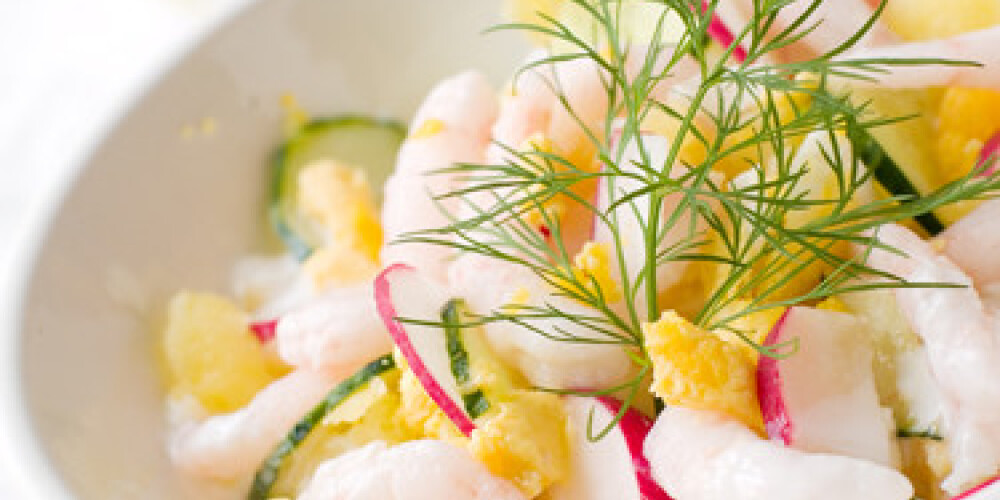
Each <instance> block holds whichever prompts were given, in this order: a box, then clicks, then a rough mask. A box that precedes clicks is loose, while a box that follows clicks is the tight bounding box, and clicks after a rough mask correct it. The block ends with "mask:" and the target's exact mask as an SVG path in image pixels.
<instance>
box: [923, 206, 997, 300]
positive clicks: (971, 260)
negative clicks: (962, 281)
mask: <svg viewBox="0 0 1000 500" xmlns="http://www.w3.org/2000/svg"><path fill="white" fill-rule="evenodd" d="M998 222H1000V199H996V200H989V201H986V202H984V203H983V204H982V205H980V206H979V207H978V208H976V209H975V210H973V211H972V212H971V213H969V215H966V216H965V217H963V218H961V219H959V220H958V221H957V222H955V223H954V224H952V225H951V226H950V227H949V228H948V229H947V230H946V231H945V232H943V233H941V235H940V236H938V240H939V241H941V242H942V243H943V245H944V253H945V255H947V256H948V258H949V259H951V260H952V262H954V263H955V264H956V265H958V267H960V268H961V269H962V270H963V271H965V272H966V273H967V274H968V275H969V276H971V277H972V281H974V282H975V283H976V286H978V287H980V288H986V287H989V286H990V285H992V284H996V283H1000V259H997V258H996V257H997V255H998V254H1000V228H997V227H996V224H997V223H998Z"/></svg>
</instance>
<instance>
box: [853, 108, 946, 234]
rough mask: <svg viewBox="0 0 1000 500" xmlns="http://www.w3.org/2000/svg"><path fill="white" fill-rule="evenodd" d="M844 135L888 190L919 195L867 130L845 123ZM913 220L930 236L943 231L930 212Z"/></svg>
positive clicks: (914, 196)
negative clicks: (848, 125)
mask: <svg viewBox="0 0 1000 500" xmlns="http://www.w3.org/2000/svg"><path fill="white" fill-rule="evenodd" d="M847 135H848V138H850V140H851V145H852V147H853V148H854V151H855V152H856V154H857V155H858V158H859V159H860V160H861V161H862V162H863V163H864V164H865V165H866V166H867V167H868V168H869V169H870V170H871V172H872V175H873V176H874V177H875V180H876V181H877V182H878V183H879V184H880V185H881V186H882V187H883V188H885V190H886V191H888V192H889V194H891V195H893V196H906V197H911V198H919V197H920V196H921V193H920V191H919V190H918V189H917V187H916V186H914V185H913V183H912V182H911V181H910V178H909V177H908V176H907V174H906V171H905V170H903V169H902V168H901V167H900V166H899V165H898V164H897V163H896V162H895V161H894V160H893V159H892V157H890V156H889V154H888V153H886V151H885V149H883V148H882V145H881V144H879V142H878V141H877V140H876V139H875V138H874V137H872V135H871V134H869V133H868V132H867V131H865V130H862V129H860V128H858V127H849V128H848V132H847ZM914 220H916V221H917V223H918V224H920V227H922V228H923V229H924V231H926V232H927V234H928V235H930V236H936V235H937V234H939V233H940V232H941V231H944V224H942V223H941V220H940V219H938V217H937V215H934V213H933V212H928V213H925V214H921V215H918V216H916V217H914Z"/></svg>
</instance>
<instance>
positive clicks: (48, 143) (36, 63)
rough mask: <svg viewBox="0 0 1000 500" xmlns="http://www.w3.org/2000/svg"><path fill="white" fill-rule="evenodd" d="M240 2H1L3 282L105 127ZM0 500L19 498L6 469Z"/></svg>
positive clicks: (0, 295)
mask: <svg viewBox="0 0 1000 500" xmlns="http://www.w3.org/2000/svg"><path fill="white" fill-rule="evenodd" d="M236 1H239V0H85V1H81V0H0V173H2V176H0V235H3V236H0V286H5V285H6V284H7V282H8V279H7V278H8V277H9V274H10V266H11V264H10V262H11V259H12V257H13V256H14V255H15V253H16V252H18V251H19V248H20V246H21V245H23V240H24V239H25V238H24V237H25V234H26V233H27V226H28V225H29V224H28V221H29V220H31V219H33V218H37V217H33V216H32V214H37V213H38V212H39V210H40V208H41V207H42V206H44V205H45V200H46V199H47V198H50V197H51V195H52V193H53V191H54V187H55V186H56V185H57V184H58V179H60V178H61V177H63V176H65V174H66V172H67V171H69V170H70V169H71V168H72V167H74V166H75V163H76V159H77V158H78V157H79V155H80V152H81V150H82V149H84V148H85V147H86V146H87V145H88V144H89V143H90V142H91V141H92V140H93V138H94V136H95V135H96V134H97V133H98V132H99V131H100V129H101V126H102V124H103V123H105V122H106V121H107V120H109V119H110V118H111V117H112V116H113V114H114V111H115V110H116V109H117V108H118V107H120V106H121V105H122V100H123V99H124V98H125V97H126V96H128V95H131V94H132V93H133V92H134V91H135V90H136V87H137V85H139V84H140V83H141V82H142V81H143V80H144V79H145V78H146V76H147V75H148V74H150V73H151V72H153V71H155V70H156V69H157V68H158V67H159V66H160V65H161V64H162V61H163V59H164V56H166V55H168V54H170V53H173V52H174V51H175V50H176V49H177V47H179V46H181V45H183V44H184V43H185V40H188V39H190V37H192V36H195V35H196V34H197V33H199V32H201V31H203V30H204V28H205V27H206V26H208V25H210V24H211V22H212V20H213V19H215V18H216V17H217V16H218V15H219V14H220V13H222V12H224V11H226V10H227V8H228V7H229V6H230V5H231V4H233V3H234V2H236ZM4 297H5V290H3V289H0V300H9V299H5V298H4ZM0 340H2V339H0ZM0 498H4V499H6V498H19V496H17V494H16V493H14V492H12V491H11V490H10V481H9V480H5V478H4V476H3V469H2V464H0Z"/></svg>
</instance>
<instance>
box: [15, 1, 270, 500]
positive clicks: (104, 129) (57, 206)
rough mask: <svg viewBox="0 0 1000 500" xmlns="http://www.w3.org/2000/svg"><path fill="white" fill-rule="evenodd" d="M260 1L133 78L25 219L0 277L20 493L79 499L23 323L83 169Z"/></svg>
mask: <svg viewBox="0 0 1000 500" xmlns="http://www.w3.org/2000/svg"><path fill="white" fill-rule="evenodd" d="M258 3H263V2H261V1H260V0H229V2H228V3H226V4H225V5H223V6H222V7H220V8H219V9H218V10H217V11H215V12H211V13H210V14H208V18H207V20H205V21H201V22H200V23H199V22H196V23H195V25H194V26H193V27H192V28H191V31H190V32H188V33H187V34H186V35H185V36H182V37H180V38H179V39H178V40H177V41H176V42H174V43H173V44H172V46H170V47H169V48H167V49H166V50H165V51H164V52H163V54H162V55H161V56H160V60H159V61H158V62H156V63H155V64H151V65H149V66H147V69H146V70H145V71H144V72H142V73H141V74H139V76H138V77H136V78H134V79H133V81H132V83H131V85H128V88H127V89H126V90H125V91H124V92H123V93H122V95H121V97H120V98H119V99H117V100H116V102H115V104H114V105H113V106H111V107H110V108H109V109H107V110H105V111H104V112H103V113H101V114H100V115H98V116H97V117H96V123H95V124H94V125H93V126H92V127H91V129H90V130H91V131H90V133H89V134H88V135H87V136H86V137H85V138H84V140H83V142H82V145H81V146H80V147H78V148H77V149H76V151H74V152H73V153H72V154H71V155H70V159H69V160H67V161H66V163H65V165H66V168H65V170H63V172H61V173H59V174H58V175H57V176H56V178H55V179H53V181H52V182H51V184H50V185H49V186H47V187H45V188H43V189H42V190H41V193H40V196H41V199H40V200H38V202H37V203H36V204H35V205H34V206H33V207H32V209H31V210H29V211H27V213H26V214H25V215H24V217H25V219H26V220H25V224H24V226H22V231H21V232H20V234H16V235H15V237H14V238H13V244H14V249H13V250H12V255H11V258H10V260H9V261H8V262H7V264H6V265H7V273H6V274H7V276H5V277H2V278H4V279H2V280H0V440H2V441H0V442H3V443H4V445H2V446H0V476H2V481H0V484H2V485H3V486H4V487H9V488H13V489H14V490H13V491H12V492H10V493H13V494H16V495H17V496H16V497H14V498H21V499H27V500H33V499H39V500H42V499H44V500H50V499H58V498H77V495H76V494H75V493H74V492H73V491H72V489H71V486H70V484H69V483H68V482H67V481H66V479H65V477H63V476H62V474H61V473H60V472H59V471H58V469H57V468H56V467H55V464H54V463H53V462H52V460H51V459H50V457H49V456H48V454H47V453H46V452H45V450H44V446H43V445H42V441H41V439H40V436H39V435H38V434H37V432H36V431H37V427H36V425H35V424H34V423H33V422H32V419H31V415H30V414H29V411H28V407H27V398H26V396H27V391H26V388H25V387H24V378H23V376H22V374H23V370H22V368H23V363H22V359H21V354H22V351H23V349H22V348H23V340H24V339H23V328H24V321H25V308H26V306H27V304H28V297H27V294H28V291H29V289H30V287H31V282H32V280H33V277H34V276H35V274H36V271H37V266H38V264H39V258H40V255H41V251H42V250H43V248H44V246H45V244H46V242H47V240H48V239H49V236H50V235H51V232H52V226H53V224H54V223H55V221H56V218H57V217H58V215H59V214H60V213H61V211H62V209H63V208H64V206H65V203H66V199H67V197H68V196H69V194H70V192H71V191H72V189H73V187H74V186H76V185H77V183H78V181H79V179H80V177H81V175H82V174H83V172H84V171H85V170H86V169H87V167H88V166H89V165H91V164H92V162H93V161H94V159H95V157H96V155H97V154H98V152H99V151H100V150H101V148H103V147H104V146H105V144H107V142H108V140H109V138H110V137H112V135H113V134H114V133H115V132H116V130H117V129H118V127H120V126H121V124H122V122H124V121H125V120H126V119H127V117H128V116H129V115H130V114H131V113H132V112H134V111H135V109H136V108H137V107H138V106H139V105H140V104H141V103H142V102H143V101H144V100H145V99H146V98H147V97H148V96H149V95H150V94H151V93H152V91H153V90H154V89H155V88H156V86H157V85H158V84H159V83H160V82H162V81H163V79H164V78H166V77H167V75H169V74H170V73H171V72H173V71H174V70H175V69H176V68H177V67H178V66H180V65H181V64H182V63H183V62H184V61H185V60H186V59H188V58H189V57H190V56H192V55H193V54H194V53H195V52H196V51H197V50H198V49H199V48H200V47H201V46H202V45H204V43H205V42H206V41H207V40H208V39H209V38H210V37H211V36H212V35H213V34H215V33H217V32H219V31H220V30H222V29H223V28H225V27H226V26H230V25H232V24H233V23H234V22H235V21H236V20H237V19H239V18H240V17H242V15H243V14H244V13H245V12H247V11H250V10H251V8H252V7H253V6H254V5H256V4H258Z"/></svg>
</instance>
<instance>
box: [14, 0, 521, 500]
mask: <svg viewBox="0 0 1000 500" xmlns="http://www.w3.org/2000/svg"><path fill="white" fill-rule="evenodd" d="M497 20H498V5H497V2H484V1H474V2H470V1H467V0H421V1H420V2H414V1H407V0H366V1H353V2H351V1H319V0H268V1H267V2H258V3H255V4H254V5H252V6H251V7H249V8H247V9H246V10H245V11H243V12H242V13H241V14H240V15H238V16H236V17H235V18H234V19H232V20H231V21H230V22H228V23H227V24H226V25H225V26H224V27H223V28H222V29H220V30H218V31H216V32H215V33H213V34H211V35H210V36H209V37H208V38H207V39H206V40H205V41H204V42H203V43H201V44H200V45H199V46H198V47H197V48H196V49H195V50H194V51H193V52H191V53H190V54H188V55H187V56H185V57H184V58H183V59H182V60H181V61H180V63H179V64H178V65H176V66H175V67H173V68H172V69H170V70H168V71H167V72H166V73H165V76H164V77H163V78H162V79H161V80H160V81H159V82H158V83H157V84H156V85H155V86H154V87H153V88H152V89H150V90H149V92H148V93H147V94H146V95H145V97H143V98H142V99H140V100H139V101H138V102H136V103H135V105H134V107H133V109H132V111H130V112H129V113H128V114H126V115H125V116H124V117H123V118H122V120H121V121H120V122H119V123H118V124H117V125H116V127H115V128H114V130H113V132H112V133H111V134H110V136H108V137H107V138H106V139H105V140H104V142H103V143H102V145H101V146H100V147H99V148H98V149H97V151H96V152H95V153H94V155H93V156H92V157H91V158H90V159H89V161H88V164H87V165H86V167H85V169H84V170H83V171H82V174H81V175H80V177H79V178H78V179H77V181H76V183H75V184H74V185H73V187H72V188H71V189H70V191H69V192H68V194H67V196H66V198H65V199H64V200H63V202H62V205H61V208H59V209H58V211H57V212H56V216H55V218H54V219H53V221H52V224H51V226H50V227H49V228H48V229H47V233H46V236H45V237H44V240H43V241H44V243H43V246H42V248H41V250H40V253H39V255H38V258H37V260H36V264H35V267H34V268H33V270H32V271H31V272H30V275H29V276H30V278H29V281H28V282H27V285H26V288H25V290H24V291H23V293H24V294H26V295H25V297H26V299H25V302H24V304H25V306H24V309H23V310H22V311H21V317H20V318H21V322H20V328H19V330H20V331H19V336H20V349H21V350H20V353H19V359H20V366H21V373H20V380H21V383H22V390H23V393H24V394H25V398H26V400H27V408H28V414H29V418H30V422H31V424H32V426H33V429H34V433H35V436H36V437H37V440H38V441H39V442H40V444H41V447H42V449H43V452H44V455H45V456H46V457H47V458H48V461H49V462H50V463H51V468H52V469H53V470H54V471H55V473H56V475H57V476H58V477H59V478H60V479H61V480H62V481H63V482H64V483H65V485H66V487H67V489H68V490H69V491H71V492H73V494H74V495H75V496H77V497H79V498H86V499H91V498H92V499H102V500H108V499H118V498H146V499H159V498H164V499H166V498H183V497H192V498H193V497H199V498H204V496H203V493H192V492H191V491H189V490H186V489H183V488H182V486H181V482H180V481H179V480H178V479H177V478H176V477H175V475H174V474H173V473H172V471H171V469H170V467H169V464H168V461H167V458H166V454H165V451H164V433H163V429H164V425H163V423H164V413H163V388H162V377H161V367H160V362H159V358H158V355H157V350H156V345H157V341H158V335H159V333H158V331H157V328H156V325H157V324H158V323H159V319H158V316H160V315H162V310H163V305H164V301H165V300H166V298H167V297H168V296H169V295H170V294H172V293H173V292H174V291H176V290H178V289H180V288H190V289H206V290H216V291H225V290H226V284H227V282H228V277H229V272H230V265H231V263H232V261H233V260H234V259H235V258H236V257H237V256H239V255H241V254H245V253H247V252H248V251H252V250H260V249H262V248H264V247H265V245H266V243H267V240H268V237H267V236H266V235H267V232H268V231H267V229H266V227H265V226H264V224H263V204H262V200H263V193H264V184H263V183H264V181H265V178H266V174H267V170H266V169H267V167H266V163H265V162H266V158H267V155H268V154H269V152H270V150H271V148H272V147H273V146H274V145H275V144H276V143H277V142H278V141H279V140H280V137H281V124H282V119H283V116H284V112H283V109H282V106H281V104H280V101H281V96H282V95H284V94H286V93H291V94H294V95H295V96H296V97H297V98H298V102H299V103H300V105H301V106H302V107H303V108H304V109H306V110H308V111H309V112H310V113H311V114H314V115H323V114H334V113H341V112H363V113H374V114H377V115H381V116H391V117H397V118H402V119H405V118H407V117H408V116H409V115H410V114H411V113H412V112H413V110H414V108H415V106H416V105H417V104H419V101H420V99H421V97H422V96H423V94H424V93H425V92H426V91H427V90H428V88H429V87H430V86H431V85H432V84H433V83H434V82H435V81H436V80H439V79H440V78H442V77H444V76H447V75H449V74H452V73H455V72H457V71H460V70H462V69H465V68H468V67H476V68H481V69H483V70H485V71H486V73H487V74H488V75H489V76H490V77H491V79H492V80H493V81H494V82H495V83H497V84H501V83H502V82H503V77H504V75H505V74H509V71H510V69H511V68H512V67H514V65H515V64H516V61H517V60H518V59H519V58H520V56H521V55H522V54H523V51H521V50H518V48H517V46H516V45H517V43H518V41H517V40H518V38H517V37H515V36H514V35H513V34H508V35H482V34H481V32H482V30H483V29H484V28H485V27H487V26H489V25H491V24H492V23H494V22H496V21H497ZM39 473H41V471H39Z"/></svg>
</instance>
